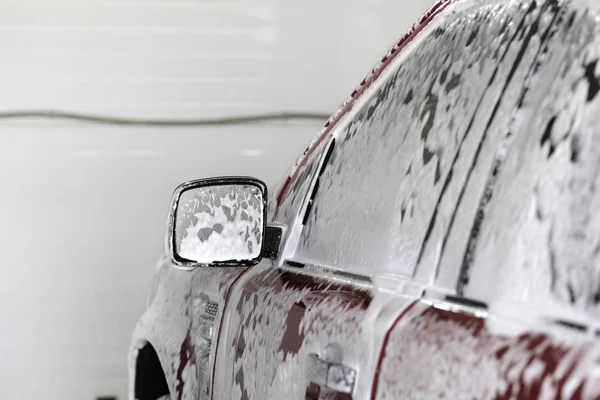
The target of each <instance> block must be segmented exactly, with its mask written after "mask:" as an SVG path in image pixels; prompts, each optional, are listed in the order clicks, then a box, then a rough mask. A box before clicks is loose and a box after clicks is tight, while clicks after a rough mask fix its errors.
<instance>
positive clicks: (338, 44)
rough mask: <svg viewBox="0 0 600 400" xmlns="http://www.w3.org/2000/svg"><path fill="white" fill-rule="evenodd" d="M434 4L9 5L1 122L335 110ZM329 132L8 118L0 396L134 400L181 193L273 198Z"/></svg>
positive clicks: (3, 7)
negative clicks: (190, 189) (134, 350)
mask: <svg viewBox="0 0 600 400" xmlns="http://www.w3.org/2000/svg"><path fill="white" fill-rule="evenodd" d="M428 6H429V4H428V3H427V2H423V1H419V2H417V4H415V3H414V2H413V1H410V0H371V1H368V0H345V1H342V0H325V1H323V0H306V1H301V2H298V1H292V0H278V1H275V0H263V1H247V0H239V1H232V0H214V1H200V0H178V1H168V0H164V1H157V0H123V1H116V0H114V1H111V0H109V1H103V2H97V1H91V0H81V1H76V0H64V1H61V0H56V1H54V0H47V1H44V0H38V1H34V0H14V1H12V2H9V1H6V0H0V112H3V111H12V110H21V109H62V110H69V111H80V112H90V113H103V114H111V115H118V116H132V117H152V118H201V117H216V116H226V115H231V114H240V113H241V114H247V113H258V112H266V111H269V112H270V111H282V110H287V111H290V110H299V111H316V112H326V113H329V112H332V111H333V110H334V109H335V108H336V107H337V106H338V105H339V103H341V102H342V101H343V100H344V99H345V97H346V96H347V95H348V94H349V93H350V92H351V91H352V89H353V88H354V86H355V85H356V84H357V83H358V82H359V81H360V80H361V79H362V77H363V75H364V74H365V73H366V72H367V71H368V70H369V69H370V68H371V67H372V66H373V65H374V64H375V62H376V61H377V59H378V58H379V57H380V56H381V55H382V54H383V53H384V52H385V51H386V50H387V49H388V47H390V46H391V44H392V43H393V42H394V41H395V40H396V39H397V38H399V37H400V36H401V35H402V33H403V32H404V31H405V30H406V29H407V28H408V27H409V25H410V24H411V23H412V22H414V21H415V20H416V19H417V18H418V16H419V15H420V14H421V13H422V12H423V11H424V10H425V9H426V8H427V7H428ZM319 128H320V122H319V121H315V122H309V123H297V124H284V123H277V124H268V125H252V126H246V127H242V126H238V127H222V128H202V129H201V128H162V129H158V128H134V127H111V126H97V125H88V124H81V123H71V122H63V121H54V122H52V121H37V120H36V121H32V120H21V121H0V184H1V185H2V188H3V190H2V196H1V197H0V221H3V223H2V224H1V226H0V254H1V255H2V257H3V260H4V262H3V263H1V264H0V267H1V270H0V273H1V274H2V277H1V278H0V356H1V357H0V398H2V399H39V398H43V399H76V400H85V399H94V398H95V396H98V395H103V394H104V395H109V394H116V395H118V396H119V398H121V399H124V398H125V390H126V352H127V347H128V344H129V338H130V335H131V331H132V329H133V326H134V324H135V321H136V319H137V317H138V316H139V315H140V314H141V312H142V309H143V306H144V301H145V297H146V293H147V290H148V288H149V281H150V277H151V274H152V272H153V270H154V265H155V262H156V260H157V258H158V256H159V255H160V253H161V251H162V240H163V234H164V219H165V213H166V210H167V204H168V200H169V198H170V195H171V192H172V190H173V189H174V187H175V186H176V185H177V184H178V183H180V182H182V181H184V180H188V179H193V178H198V177H203V176H211V175H228V174H248V175H254V176H257V177H260V178H263V179H264V180H265V181H266V182H267V183H268V184H269V185H270V186H271V187H273V186H274V185H275V183H276V182H277V181H278V180H279V179H280V177H281V175H282V174H283V173H284V172H285V170H286V169H287V168H288V166H289V164H290V163H292V162H293V161H294V159H295V158H296V156H297V155H298V154H299V152H301V151H302V150H303V148H304V146H305V145H306V144H307V143H308V142H309V141H310V139H311V138H312V136H313V135H314V134H315V133H316V132H317V131H318V130H319Z"/></svg>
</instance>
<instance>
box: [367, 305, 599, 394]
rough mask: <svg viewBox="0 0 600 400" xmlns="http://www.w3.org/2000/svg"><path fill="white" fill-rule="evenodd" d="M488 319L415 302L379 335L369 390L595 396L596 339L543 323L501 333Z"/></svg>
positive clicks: (596, 378)
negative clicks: (382, 341)
mask: <svg viewBox="0 0 600 400" xmlns="http://www.w3.org/2000/svg"><path fill="white" fill-rule="evenodd" d="M495 319H496V318H494V317H493V316H491V317H486V316H485V313H482V312H481V310H479V311H476V310H470V311H469V310H467V309H461V308H457V307H453V306H452V305H449V304H447V303H439V304H431V303H428V302H424V301H423V302H418V303H416V304H415V305H413V306H412V307H411V308H410V309H409V310H408V311H407V312H406V313H405V314H404V315H403V316H402V317H401V318H400V319H399V321H398V323H397V324H396V325H395V326H394V327H393V329H392V330H391V331H390V332H389V333H388V336H387V337H386V340H385V344H384V347H385V349H384V351H383V353H382V357H381V363H380V366H379V369H378V373H377V382H378V383H377V387H376V388H375V390H374V395H373V398H374V399H378V400H384V399H404V398H407V399H433V398H436V399H437V398H447V399H467V398H469V399H538V398H543V399H547V398H553V399H567V398H568V399H592V398H594V399H597V398H600V379H599V377H598V368H600V358H599V356H600V346H599V345H598V343H594V341H592V340H589V339H586V338H585V337H584V336H583V335H581V333H579V332H567V330H565V331H559V330H558V329H554V331H555V335H550V334H549V333H548V332H549V327H548V326H546V327H540V331H535V330H527V331H524V332H522V333H520V334H516V335H513V336H510V335H507V334H505V333H504V334H501V333H497V332H495V330H494V329H492V328H491V326H494V325H493V323H494V322H496V323H498V321H495Z"/></svg>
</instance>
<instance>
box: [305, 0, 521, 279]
mask: <svg viewBox="0 0 600 400" xmlns="http://www.w3.org/2000/svg"><path fill="white" fill-rule="evenodd" d="M524 12H525V11H524V8H523V7H522V3H521V2H519V3H517V2H508V3H507V4H505V5H498V4H495V5H494V7H493V8H492V7H491V6H490V7H487V6H478V8H477V9H476V11H474V9H471V8H466V7H463V8H462V9H460V8H457V9H455V10H454V11H452V12H447V13H445V14H443V15H441V16H440V17H438V18H436V19H435V20H434V22H433V23H432V24H431V25H429V26H428V27H427V28H426V29H425V30H423V31H422V32H421V33H420V34H419V35H418V36H417V39H416V40H415V41H414V42H413V43H411V44H410V45H409V46H408V47H407V48H406V49H404V51H403V53H402V54H401V55H400V56H399V58H398V60H397V61H395V65H392V66H390V67H389V68H388V69H390V71H386V72H385V73H386V74H387V77H385V78H384V77H381V78H380V83H378V85H379V86H378V87H377V88H372V89H371V90H372V91H373V92H372V95H371V97H370V99H369V100H368V101H366V102H365V103H364V104H363V106H362V107H361V108H360V109H359V110H358V112H357V113H356V114H355V116H354V118H353V119H352V120H351V121H350V122H349V123H348V124H347V125H346V126H340V127H339V128H338V129H337V130H336V131H335V132H334V138H335V142H334V143H333V144H332V145H331V146H332V147H331V148H329V149H328V153H327V155H326V158H325V163H324V164H323V168H321V169H320V171H318V181H317V183H316V185H315V191H314V192H313V193H312V202H311V208H310V211H309V213H308V215H307V218H306V221H305V226H304V229H303V231H302V235H301V238H300V242H299V247H298V251H297V254H296V256H295V257H296V258H297V260H298V261H301V262H302V261H304V262H311V263H315V264H320V265H326V266H331V267H334V268H339V269H343V270H346V271H348V272H351V273H357V274H362V275H373V274H375V273H378V274H392V275H397V276H402V277H413V276H415V277H417V278H418V279H422V280H426V281H429V280H432V279H433V276H434V275H435V274H437V272H436V270H437V268H438V267H439V266H440V259H441V257H443V256H444V255H443V254H442V248H441V247H442V245H443V243H444V241H445V240H446V238H447V237H450V236H452V237H454V238H458V239H457V240H456V241H455V242H453V246H456V248H454V247H452V248H448V249H446V250H448V252H449V254H450V255H452V254H454V253H453V252H455V251H456V252H457V253H458V251H463V252H464V249H465V246H466V245H467V238H468V231H467V230H462V231H461V230H460V229H458V230H457V229H454V228H456V226H458V227H460V226H461V225H453V226H454V228H452V227H450V225H449V221H450V220H451V218H452V216H453V214H454V211H455V209H456V207H457V204H459V203H461V202H467V203H468V202H471V204H473V203H474V202H475V200H474V199H478V198H479V193H478V192H477V190H473V191H472V192H470V193H468V194H467V195H465V196H463V197H461V189H462V188H463V187H464V185H465V182H467V181H468V180H469V179H470V167H471V161H472V160H473V156H474V154H475V151H476V148H477V145H478V143H480V142H481V140H483V139H482V137H483V132H484V131H485V123H486V122H487V121H489V119H490V118H492V117H491V116H492V114H493V112H494V101H495V100H496V99H497V98H498V95H499V94H500V93H501V91H502V88H503V85H504V83H505V82H506V79H507V76H508V75H509V74H510V71H511V69H510V66H511V63H512V62H514V60H515V58H516V57H517V56H518V50H519V49H520V46H519V44H518V43H517V41H518V40H521V39H516V41H515V43H514V49H513V47H511V46H513V43H511V40H513V39H515V36H514V33H515V29H516V27H517V26H518V24H517V23H515V21H517V22H519V21H520V19H521V18H522V17H523V13H524ZM366 95H367V96H368V93H367V94H366ZM482 102H487V103H485V104H482ZM502 134H504V132H502ZM500 136H501V135H500V133H498V135H496V136H494V137H491V138H488V139H489V140H491V141H495V140H499V139H498V138H499V137H500ZM491 160H492V158H491V157H487V158H482V159H481V160H480V161H481V162H480V164H478V167H477V168H478V171H479V170H481V171H485V172H487V171H489V166H490V163H491ZM480 187H481V188H483V183H482V184H481V185H480ZM465 204H466V203H465ZM466 210H467V212H466V213H464V214H461V218H466V219H471V220H472V218H474V216H475V209H472V210H470V211H469V210H468V209H466ZM466 225H468V224H466ZM461 247H462V248H461ZM457 249H460V250H457ZM447 268H451V269H452V273H453V274H454V281H453V282H452V283H451V284H449V286H451V287H454V286H455V283H456V279H457V276H458V271H459V269H460V267H459V265H458V264H453V265H448V266H447Z"/></svg>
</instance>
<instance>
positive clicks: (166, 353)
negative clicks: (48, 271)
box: [129, 257, 246, 400]
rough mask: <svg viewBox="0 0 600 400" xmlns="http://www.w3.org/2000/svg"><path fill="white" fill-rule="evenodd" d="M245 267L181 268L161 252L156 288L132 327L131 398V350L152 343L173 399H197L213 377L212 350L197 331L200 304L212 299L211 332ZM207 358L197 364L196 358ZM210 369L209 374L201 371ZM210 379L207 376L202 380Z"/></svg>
mask: <svg viewBox="0 0 600 400" xmlns="http://www.w3.org/2000/svg"><path fill="white" fill-rule="evenodd" d="M245 271H246V268H226V267H223V268H197V269H195V270H193V271H185V270H180V269H177V268H174V267H173V266H172V265H171V263H170V262H169V261H168V260H167V258H166V257H164V258H163V259H162V260H161V262H160V263H159V267H158V272H157V274H156V275H155V282H154V284H153V287H154V288H155V289H154V290H153V291H152V293H151V296H150V299H149V301H148V303H149V304H148V308H147V310H146V312H145V313H144V315H143V316H142V318H141V319H140V321H139V322H138V324H137V326H136V329H135V331H134V334H133V337H134V340H133V342H132V348H131V351H130V357H129V364H130V368H129V369H130V374H131V375H130V386H129V393H130V398H132V399H133V398H135V397H134V387H133V383H134V381H135V374H134V373H133V371H135V356H136V355H137V350H138V349H140V348H142V347H143V346H145V345H146V344H147V343H150V344H151V345H152V346H153V347H154V349H155V351H156V353H157V355H158V356H159V359H160V361H161V365H162V367H163V371H164V373H165V376H166V378H167V382H168V384H169V388H170V391H171V394H172V396H173V399H177V400H181V399H197V398H198V397H199V396H200V395H201V393H204V392H205V391H206V390H207V388H209V386H210V384H211V383H212V378H211V376H212V365H214V361H213V360H214V357H215V351H216V347H217V345H216V343H215V345H211V346H209V345H208V343H207V341H206V340H205V339H204V338H202V336H201V334H200V331H201V330H200V327H199V323H200V322H201V321H202V318H201V317H202V316H203V313H204V312H205V311H204V305H205V304H206V302H207V301H211V302H213V303H216V304H217V306H218V312H217V314H216V317H215V318H214V329H215V332H216V331H218V330H219V327H220V326H221V318H222V315H223V310H224V309H225V305H226V299H227V297H228V293H229V290H230V289H231V287H232V284H233V283H234V282H235V281H236V280H237V279H239V277H240V276H241V275H242V274H243V273H244V272H245ZM207 347H208V352H209V354H208V356H209V360H208V362H207V363H206V364H205V365H202V366H204V370H202V369H201V368H200V366H201V365H200V361H201V360H202V359H203V357H205V356H206V352H207ZM207 368H208V369H209V371H208V372H209V374H208V377H207V376H205V375H204V374H205V373H206V372H207V371H205V370H206V369H207ZM206 379H208V381H206Z"/></svg>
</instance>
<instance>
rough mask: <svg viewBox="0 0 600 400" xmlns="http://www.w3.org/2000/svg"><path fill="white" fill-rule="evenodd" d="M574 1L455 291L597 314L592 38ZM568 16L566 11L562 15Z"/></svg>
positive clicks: (599, 254) (598, 82) (591, 26)
mask: <svg viewBox="0 0 600 400" xmlns="http://www.w3.org/2000/svg"><path fill="white" fill-rule="evenodd" d="M578 7H579V6H576V5H574V6H573V7H572V9H571V11H570V12H569V13H568V18H564V19H557V23H556V28H555V29H554V30H555V32H556V34H554V35H553V36H552V39H551V40H549V42H548V44H547V45H546V46H545V51H544V54H543V62H540V64H539V65H537V66H536V69H535V71H534V72H535V73H534V74H532V76H531V81H530V82H529V84H528V88H527V91H526V93H525V94H524V96H523V100H522V104H523V106H522V107H520V108H519V109H518V111H517V113H516V114H515V117H514V121H515V122H514V124H513V125H512V126H511V129H510V131H511V133H512V135H511V138H510V143H508V144H507V146H506V147H507V151H506V155H505V156H504V157H503V158H501V159H499V161H500V162H499V163H498V167H497V168H496V173H495V179H494V181H493V182H490V183H489V184H488V187H487V189H488V193H489V195H488V196H487V202H482V203H481V204H480V207H479V208H480V210H481V211H482V212H481V218H480V219H479V220H478V221H477V225H475V231H476V232H477V233H478V234H477V235H476V236H474V238H473V240H472V244H471V246H470V247H469V249H470V251H469V253H468V255H467V257H465V260H466V263H465V264H464V268H463V271H462V272H463V273H462V276H461V280H460V282H459V288H458V289H459V292H461V293H464V295H465V296H468V297H470V298H475V299H481V300H483V301H486V302H492V301H497V300H499V299H501V300H502V301H503V302H506V301H510V302H514V303H521V304H526V305H527V306H528V307H539V308H542V309H543V310H544V311H545V312H549V313H553V314H554V313H557V312H560V311H561V310H562V311H565V312H566V313H567V315H571V316H572V315H573V314H572V310H573V307H575V308H577V309H579V310H580V311H582V312H586V313H591V315H593V316H595V317H597V316H598V315H600V306H599V305H600V290H599V288H600V274H599V273H598V265H599V262H600V230H599V229H598V226H600V213H598V209H599V207H600V192H599V191H598V187H600V175H599V173H598V171H599V167H600V158H599V156H598V155H599V154H600V135H599V133H600V131H599V130H598V112H599V110H600V95H599V88H600V78H599V75H600V73H599V68H598V59H599V57H600V51H599V50H598V49H600V38H599V37H598V35H597V34H596V33H592V32H597V30H598V22H597V21H598V20H597V19H596V18H595V17H594V14H589V13H588V12H586V11H584V9H578ZM565 15H567V14H565Z"/></svg>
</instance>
